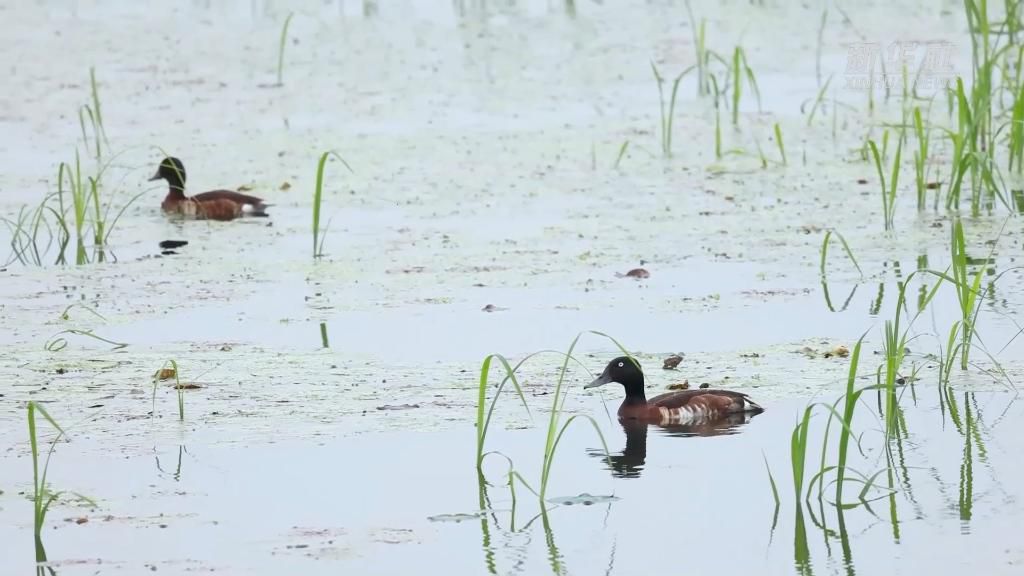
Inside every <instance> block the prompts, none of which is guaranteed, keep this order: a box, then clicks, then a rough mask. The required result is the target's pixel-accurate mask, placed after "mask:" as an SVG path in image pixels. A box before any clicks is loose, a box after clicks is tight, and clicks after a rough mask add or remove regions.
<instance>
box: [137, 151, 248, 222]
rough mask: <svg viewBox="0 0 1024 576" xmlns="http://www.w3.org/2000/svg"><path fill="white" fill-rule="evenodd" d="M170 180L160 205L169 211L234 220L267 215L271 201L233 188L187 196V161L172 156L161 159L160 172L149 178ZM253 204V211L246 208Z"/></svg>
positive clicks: (157, 170)
mask: <svg viewBox="0 0 1024 576" xmlns="http://www.w3.org/2000/svg"><path fill="white" fill-rule="evenodd" d="M154 180H166V181H167V184H169V185H170V190H169V191H168V192H167V197H166V198H164V201H163V203H161V204H160V208H162V209H163V211H164V212H166V213H168V214H181V215H182V216H185V217H186V218H192V219H195V220H234V219H235V218H239V217H241V216H243V214H244V215H247V216H266V215H267V212H266V208H267V205H266V204H264V202H263V200H262V199H261V198H257V197H255V196H249V195H248V194H242V193H241V192H235V191H233V190H211V191H210V192H203V193H202V194H196V195H195V196H192V197H188V196H185V165H184V164H182V162H181V160H178V159H177V158H173V157H170V156H168V157H167V158H164V159H163V160H162V161H161V162H160V166H158V167H157V169H156V174H153V177H152V178H150V179H149V181H150V182H152V181H154ZM245 206H249V207H250V208H251V210H250V211H249V212H243V208H244V207H245Z"/></svg>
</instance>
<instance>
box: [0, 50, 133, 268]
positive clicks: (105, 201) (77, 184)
mask: <svg viewBox="0 0 1024 576" xmlns="http://www.w3.org/2000/svg"><path fill="white" fill-rule="evenodd" d="M89 75H90V85H91V98H92V103H91V104H85V105H83V106H81V107H80V108H79V111H78V116H79V124H80V128H81V131H82V141H83V144H84V145H85V147H86V149H89V147H90V142H91V143H92V144H91V146H92V148H93V153H94V156H95V171H94V172H93V173H92V174H91V175H89V174H87V173H86V171H84V170H83V168H82V161H81V157H80V153H79V150H78V149H77V148H76V149H75V160H74V163H66V162H61V163H60V164H59V166H58V168H57V190H56V191H55V192H50V193H47V194H46V195H45V196H44V197H43V200H42V201H41V202H40V203H39V204H38V205H37V206H36V207H35V208H33V209H31V210H29V209H27V208H22V209H21V210H20V211H19V213H18V216H17V218H16V219H13V220H12V219H8V218H0V220H2V221H3V222H4V224H5V225H6V226H7V228H8V230H9V231H10V232H11V242H10V245H11V257H10V260H9V261H8V262H14V261H18V262H21V263H22V264H31V265H35V266H42V265H43V264H44V258H45V257H46V256H47V255H48V254H49V251H50V249H51V248H56V257H55V258H54V263H55V264H66V263H67V256H66V251H67V249H68V247H69V245H70V244H71V242H72V240H74V243H75V245H74V250H75V256H74V261H75V263H76V264H78V265H82V264H88V263H90V261H93V260H95V261H97V262H103V261H105V260H106V246H107V245H108V244H109V242H110V236H111V234H112V233H113V231H114V229H115V227H116V225H117V223H118V221H119V220H120V219H121V216H122V215H124V213H125V211H126V210H127V209H128V207H129V206H131V205H132V204H133V203H134V202H135V201H136V200H137V199H138V198H140V197H141V196H142V195H143V194H145V191H143V192H139V193H137V194H136V195H134V196H133V197H132V198H131V199H129V200H128V202H126V203H124V204H123V205H121V206H120V207H119V208H117V209H116V212H115V203H114V197H115V195H109V196H105V195H104V194H103V186H102V179H103V176H104V174H105V172H106V170H107V169H108V168H109V166H110V165H111V162H112V161H113V160H114V159H115V158H116V155H114V156H112V157H110V158H108V159H107V160H106V161H104V159H103V144H104V143H105V144H106V146H107V147H108V148H109V142H108V141H107V135H106V128H105V127H104V124H103V112H102V105H101V103H100V96H99V88H98V86H97V82H96V72H95V69H93V68H90V70H89ZM87 119H88V122H87V121H86V120H87ZM88 127H91V132H90V130H89V128H88ZM90 134H91V135H90ZM65 193H67V194H68V195H69V196H70V199H67V198H66V197H65ZM69 212H70V213H69ZM72 228H73V232H72ZM44 234H45V237H44Z"/></svg>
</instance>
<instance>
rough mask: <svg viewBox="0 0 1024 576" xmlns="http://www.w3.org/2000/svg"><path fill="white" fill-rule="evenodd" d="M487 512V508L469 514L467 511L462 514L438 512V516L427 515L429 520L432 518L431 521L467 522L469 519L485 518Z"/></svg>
mask: <svg viewBox="0 0 1024 576" xmlns="http://www.w3.org/2000/svg"><path fill="white" fill-rule="evenodd" d="M485 514H487V511H486V510H481V511H479V512H470V513H468V514H467V513H462V514H438V515H437V516H427V520H430V521H431V522H455V523H458V522H465V521H467V520H479V519H480V518H483V517H484V515H485Z"/></svg>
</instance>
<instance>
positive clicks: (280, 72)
mask: <svg viewBox="0 0 1024 576" xmlns="http://www.w3.org/2000/svg"><path fill="white" fill-rule="evenodd" d="M294 16H295V13H294V12H291V13H289V14H288V17H287V18H285V19H284V24H283V25H281V39H280V40H278V43H277V85H278V86H284V47H285V46H287V45H288V27H289V26H291V23H292V17H294Z"/></svg>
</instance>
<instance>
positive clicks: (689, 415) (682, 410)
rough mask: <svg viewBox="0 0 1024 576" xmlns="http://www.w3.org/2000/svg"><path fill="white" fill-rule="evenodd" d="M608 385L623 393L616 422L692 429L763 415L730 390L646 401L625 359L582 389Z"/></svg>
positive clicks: (639, 376)
mask: <svg viewBox="0 0 1024 576" xmlns="http://www.w3.org/2000/svg"><path fill="white" fill-rule="evenodd" d="M609 382H618V383H619V384H622V387H623V388H624V389H625V391H626V399H625V400H623V402H622V405H621V406H619V411H618V416H619V420H620V421H638V422H646V423H650V424H657V425H659V426H677V425H687V424H690V425H696V424H701V423H708V422H714V421H718V420H723V419H729V418H732V417H735V416H736V415H745V414H750V415H753V414H759V413H761V412H763V411H764V408H762V407H761V406H759V405H758V404H757V403H755V402H754V401H753V400H751V399H750V397H749V396H747V395H746V394H743V393H742V392H736V391H733V390H714V389H710V388H702V389H699V390H677V391H675V392H669V393H667V394H659V395H658V396H655V397H653V398H651V399H647V396H646V394H645V392H644V375H643V371H642V370H641V369H640V365H639V364H638V363H637V362H636V361H635V360H634V359H632V358H629V357H628V356H622V357H619V358H616V359H614V360H612V361H611V362H609V363H608V366H606V367H605V369H604V372H602V373H601V375H600V376H598V377H597V378H595V379H594V381H593V382H591V383H590V384H587V385H586V388H595V387H597V386H602V385H604V384H607V383H609Z"/></svg>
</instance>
